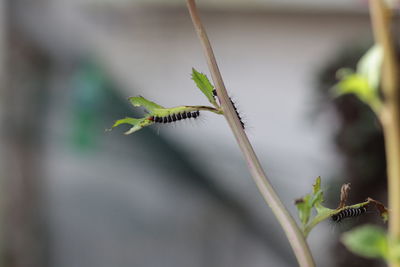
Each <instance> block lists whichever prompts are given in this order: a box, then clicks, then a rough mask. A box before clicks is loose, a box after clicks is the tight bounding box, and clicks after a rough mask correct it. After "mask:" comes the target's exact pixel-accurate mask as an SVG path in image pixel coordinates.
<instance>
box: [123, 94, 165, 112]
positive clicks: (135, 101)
mask: <svg viewBox="0 0 400 267" xmlns="http://www.w3.org/2000/svg"><path fill="white" fill-rule="evenodd" d="M128 99H129V101H130V102H131V103H132V105H133V106H134V107H141V106H143V107H144V108H145V109H146V110H147V111H148V112H150V113H151V112H154V111H155V110H157V109H161V108H164V107H162V106H160V105H158V104H156V103H154V102H152V101H150V100H147V99H146V98H144V97H142V96H134V97H130V98H128Z"/></svg>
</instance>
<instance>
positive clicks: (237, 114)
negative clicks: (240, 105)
mask: <svg viewBox="0 0 400 267" xmlns="http://www.w3.org/2000/svg"><path fill="white" fill-rule="evenodd" d="M213 95H214V97H216V96H217V90H215V89H214V90H213ZM229 101H231V104H232V106H233V109H234V110H235V113H236V116H237V117H238V119H239V121H240V124H241V125H242V128H243V129H244V122H243V120H242V117H240V115H239V112H238V111H237V109H236V106H235V103H233V101H232V99H231V98H230V97H229Z"/></svg>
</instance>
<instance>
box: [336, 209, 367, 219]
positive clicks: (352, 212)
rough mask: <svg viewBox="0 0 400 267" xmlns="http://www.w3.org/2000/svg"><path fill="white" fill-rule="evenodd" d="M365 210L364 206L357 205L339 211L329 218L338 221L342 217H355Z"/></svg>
mask: <svg viewBox="0 0 400 267" xmlns="http://www.w3.org/2000/svg"><path fill="white" fill-rule="evenodd" d="M365 212H367V208H366V207H365V206H362V207H358V208H347V209H344V210H342V211H340V212H339V213H337V214H334V215H332V216H331V218H332V221H334V222H337V223H338V222H340V221H341V220H343V219H346V218H349V217H357V216H360V215H361V214H363V213H365Z"/></svg>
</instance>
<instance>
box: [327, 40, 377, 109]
mask: <svg viewBox="0 0 400 267" xmlns="http://www.w3.org/2000/svg"><path fill="white" fill-rule="evenodd" d="M382 59H383V52H382V48H381V47H380V46H378V45H375V46H373V47H371V48H370V49H369V50H368V51H367V52H366V53H365V54H364V55H363V56H362V57H361V59H360V60H359V62H358V64H357V72H356V73H354V72H352V71H351V70H349V69H346V68H345V69H340V70H338V72H337V75H338V77H339V79H340V81H339V82H338V83H337V84H336V85H335V86H334V88H333V90H334V94H335V95H336V96H341V95H344V94H354V95H356V96H357V97H358V98H359V99H360V100H361V101H363V102H364V103H366V104H367V105H369V106H370V107H371V109H372V110H374V111H375V113H378V112H379V110H380V108H381V106H382V102H381V99H380V97H379V93H378V88H379V84H380V80H381V68H382Z"/></svg>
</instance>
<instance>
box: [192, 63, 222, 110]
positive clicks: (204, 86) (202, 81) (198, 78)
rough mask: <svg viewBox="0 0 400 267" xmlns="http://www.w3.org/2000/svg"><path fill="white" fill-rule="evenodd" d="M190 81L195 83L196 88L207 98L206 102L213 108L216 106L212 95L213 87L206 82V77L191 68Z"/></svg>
mask: <svg viewBox="0 0 400 267" xmlns="http://www.w3.org/2000/svg"><path fill="white" fill-rule="evenodd" d="M192 80H193V81H194V82H195V83H196V85H197V87H198V88H199V89H200V90H201V91H202V92H203V94H204V95H205V96H206V97H207V99H208V101H210V103H211V104H213V105H214V106H218V105H217V102H216V101H215V98H214V94H213V90H214V86H213V85H212V84H211V82H210V81H209V80H208V78H207V76H206V75H205V74H203V73H200V72H198V71H197V70H195V69H194V68H192Z"/></svg>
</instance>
